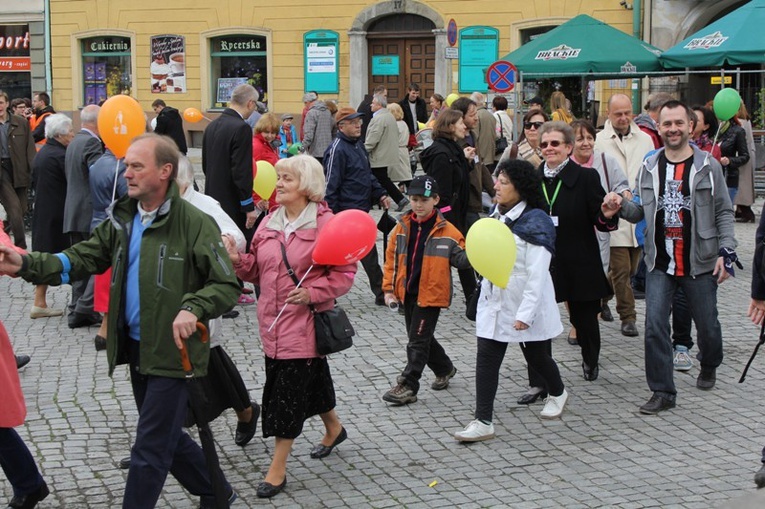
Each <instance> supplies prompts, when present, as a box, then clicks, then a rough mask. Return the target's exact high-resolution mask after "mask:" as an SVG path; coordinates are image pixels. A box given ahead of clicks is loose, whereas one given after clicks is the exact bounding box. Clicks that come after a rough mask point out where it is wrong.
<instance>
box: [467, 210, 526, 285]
mask: <svg viewBox="0 0 765 509" xmlns="http://www.w3.org/2000/svg"><path fill="white" fill-rule="evenodd" d="M465 251H467V257H468V260H469V261H470V265H472V266H473V269H475V271H476V272H478V273H479V274H480V275H482V276H483V277H485V278H486V279H488V280H489V281H491V282H492V283H493V284H494V285H496V286H499V287H500V288H506V287H507V283H508V281H509V280H510V274H512V273H513V267H514V266H515V237H513V232H511V231H510V228H508V227H507V225H506V224H505V223H503V222H502V221H497V220H496V219H491V218H488V217H485V218H483V219H479V220H478V221H476V222H475V223H474V224H473V226H471V227H470V230H469V231H468V234H467V237H466V238H465Z"/></svg>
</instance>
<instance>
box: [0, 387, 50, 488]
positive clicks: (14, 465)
mask: <svg viewBox="0 0 765 509" xmlns="http://www.w3.org/2000/svg"><path fill="white" fill-rule="evenodd" d="M6 390H7V389H6ZM0 467H2V469H3V472H5V476H6V477H7V478H8V482H10V483H11V487H12V488H13V496H14V497H23V496H25V495H29V494H30V493H34V492H35V491H37V490H38V489H39V488H40V486H42V484H43V478H42V476H40V471H39V470H37V465H35V460H34V459H33V458H32V454H31V453H30V452H29V449H28V448H27V446H26V444H25V443H24V441H23V440H22V439H21V437H20V436H19V434H18V433H16V430H15V429H13V428H0Z"/></svg>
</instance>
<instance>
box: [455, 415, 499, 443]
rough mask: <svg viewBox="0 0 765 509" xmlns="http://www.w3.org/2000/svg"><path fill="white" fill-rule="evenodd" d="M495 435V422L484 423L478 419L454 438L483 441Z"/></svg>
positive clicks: (464, 440) (461, 440) (465, 440)
mask: <svg viewBox="0 0 765 509" xmlns="http://www.w3.org/2000/svg"><path fill="white" fill-rule="evenodd" d="M495 436H496V435H495V434H494V424H484V423H482V422H481V421H479V420H478V419H476V420H474V421H473V422H471V423H470V424H468V425H467V427H466V428H465V429H464V430H463V431H458V432H457V433H455V434H454V438H455V439H457V440H459V441H460V442H481V441H482V440H489V439H491V438H494V437H495Z"/></svg>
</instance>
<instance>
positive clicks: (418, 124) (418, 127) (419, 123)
mask: <svg viewBox="0 0 765 509" xmlns="http://www.w3.org/2000/svg"><path fill="white" fill-rule="evenodd" d="M423 129H425V122H417V130H418V131H422V130H423Z"/></svg>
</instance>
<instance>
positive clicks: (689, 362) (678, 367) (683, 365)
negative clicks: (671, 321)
mask: <svg viewBox="0 0 765 509" xmlns="http://www.w3.org/2000/svg"><path fill="white" fill-rule="evenodd" d="M672 364H673V365H674V367H675V371H690V369H691V368H693V359H691V356H690V355H689V354H688V347H685V346H682V345H677V347H675V356H674V357H673V359H672Z"/></svg>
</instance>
